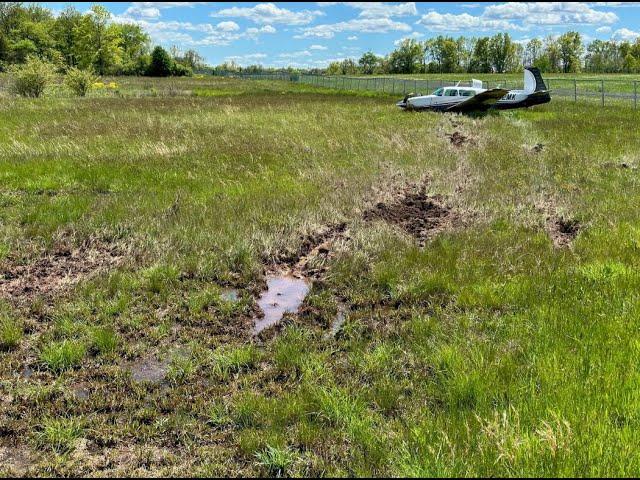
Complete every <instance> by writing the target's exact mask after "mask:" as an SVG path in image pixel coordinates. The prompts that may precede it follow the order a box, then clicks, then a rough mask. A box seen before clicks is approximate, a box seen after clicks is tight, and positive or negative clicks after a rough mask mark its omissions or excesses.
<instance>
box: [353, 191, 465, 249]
mask: <svg viewBox="0 0 640 480" xmlns="http://www.w3.org/2000/svg"><path fill="white" fill-rule="evenodd" d="M409 188H410V187H409ZM364 219H365V220H376V219H381V220H385V221H387V222H389V223H391V224H393V225H398V226H399V227H401V228H402V229H403V230H404V231H405V232H407V233H409V234H410V235H412V236H413V237H415V238H416V239H417V240H418V242H419V243H420V245H424V243H425V242H426V241H427V240H429V239H430V238H432V237H433V236H434V235H436V234H437V233H439V232H442V231H443V230H446V229H448V228H451V227H453V226H454V225H456V224H457V223H459V221H460V217H459V215H458V214H456V213H455V212H454V211H453V210H452V209H451V207H449V206H448V205H447V204H446V203H445V201H444V198H443V197H442V196H440V195H432V196H430V195H427V193H426V187H424V186H423V187H422V188H421V189H420V190H419V191H417V192H416V191H411V190H410V189H408V191H405V192H403V193H402V194H401V195H400V198H398V199H397V200H394V201H392V202H389V203H384V202H380V203H378V204H377V205H376V206H375V207H373V208H371V209H370V210H367V211H366V212H365V213H364Z"/></svg>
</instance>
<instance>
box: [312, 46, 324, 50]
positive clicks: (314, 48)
mask: <svg viewBox="0 0 640 480" xmlns="http://www.w3.org/2000/svg"><path fill="white" fill-rule="evenodd" d="M309 50H327V47H325V46H324V45H311V46H310V47H309Z"/></svg>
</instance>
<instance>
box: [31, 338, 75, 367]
mask: <svg viewBox="0 0 640 480" xmlns="http://www.w3.org/2000/svg"><path fill="white" fill-rule="evenodd" d="M85 353H86V348H85V346H84V345H83V344H82V343H79V342H74V341H70V340H63V341H62V342H55V343H52V344H50V345H48V346H47V347H45V349H44V350H43V351H42V353H41V354H40V359H41V360H42V363H44V364H45V365H46V366H47V367H48V368H49V369H50V370H52V371H54V372H58V373H59V372H61V371H63V370H68V369H70V368H73V367H76V366H78V365H79V364H80V362H81V361H82V359H83V358H84V355H85Z"/></svg>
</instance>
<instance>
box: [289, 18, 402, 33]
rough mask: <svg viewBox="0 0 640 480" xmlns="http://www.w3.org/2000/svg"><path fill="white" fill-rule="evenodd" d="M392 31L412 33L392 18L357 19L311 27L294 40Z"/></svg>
mask: <svg viewBox="0 0 640 480" xmlns="http://www.w3.org/2000/svg"><path fill="white" fill-rule="evenodd" d="M392 31H399V32H410V31H411V27H410V26H409V25H407V24H406V23H402V22H396V21H394V20H391V19H390V18H356V19H353V20H349V21H346V22H339V23H331V24H325V25H316V26H314V27H309V28H306V29H304V30H303V31H302V34H300V35H296V36H295V37H294V38H309V37H317V38H333V37H334V36H335V34H336V33H341V32H363V33H387V32H392Z"/></svg>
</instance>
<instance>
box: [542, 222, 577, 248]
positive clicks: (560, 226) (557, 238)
mask: <svg viewBox="0 0 640 480" xmlns="http://www.w3.org/2000/svg"><path fill="white" fill-rule="evenodd" d="M580 229H581V225H580V222H578V221H577V220H572V219H566V218H562V217H549V218H548V219H547V232H548V233H549V237H550V238H551V241H552V242H553V246H554V247H555V248H563V247H568V246H570V245H571V243H572V242H573V240H574V239H575V238H576V236H577V235H578V233H580Z"/></svg>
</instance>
